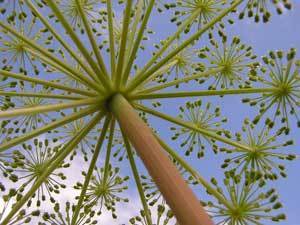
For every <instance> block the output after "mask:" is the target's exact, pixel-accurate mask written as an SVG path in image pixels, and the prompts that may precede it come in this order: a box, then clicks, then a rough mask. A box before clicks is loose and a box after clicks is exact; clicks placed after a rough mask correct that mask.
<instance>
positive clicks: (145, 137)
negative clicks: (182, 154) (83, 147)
mask: <svg viewBox="0 0 300 225" xmlns="http://www.w3.org/2000/svg"><path fill="white" fill-rule="evenodd" d="M109 106H110V109H111V111H112V112H113V114H114V115H115V116H116V118H117V119H118V121H119V125H120V127H121V129H122V130H123V132H125V133H126V135H127V137H128V139H129V140H130V141H131V143H132V145H133V146H134V147H135V149H136V151H137V153H138V154H139V156H140V157H141V159H142V160H143V162H144V165H145V166H146V168H147V169H148V172H149V174H150V175H151V176H152V178H153V180H154V181H155V183H156V185H157V186H158V188H159V190H160V191H161V193H162V195H163V196H164V198H165V199H166V201H167V203H168V205H169V206H170V208H171V209H172V211H173V212H174V214H175V215H176V218H177V221H178V222H179V224H183V225H195V224H197V225H212V224H213V222H212V220H211V219H210V217H209V216H208V214H207V213H206V212H205V210H204V209H203V207H202V206H201V204H200V202H199V201H198V199H197V197H196V196H195V194H194V193H193V192H192V190H191V189H190V188H189V186H188V185H187V184H186V182H185V181H184V179H183V178H182V177H181V175H180V173H179V171H178V170H177V168H176V167H175V165H174V164H173V163H172V162H171V160H170V159H169V158H168V156H167V155H166V154H165V153H164V150H163V148H162V147H161V145H160V144H159V142H158V141H157V139H156V138H155V136H154V135H153V133H152V131H151V129H150V128H149V127H148V126H147V125H146V124H145V123H144V121H143V120H142V119H141V118H140V117H139V116H138V114H137V113H136V112H135V110H134V109H133V107H132V106H131V105H130V104H129V102H128V101H127V100H126V99H125V98H124V97H123V96H122V95H119V94H117V95H115V96H114V97H113V98H112V100H111V102H110V105H109Z"/></svg>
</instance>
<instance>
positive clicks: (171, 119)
mask: <svg viewBox="0 0 300 225" xmlns="http://www.w3.org/2000/svg"><path fill="white" fill-rule="evenodd" d="M134 106H135V107H136V108H137V109H139V110H141V111H143V112H146V113H149V114H152V115H153V116H156V117H159V118H162V119H164V120H167V121H169V122H171V123H174V124H177V125H179V126H182V127H186V128H188V129H191V130H193V131H196V132H199V133H200V134H202V135H204V136H206V137H209V138H212V139H215V140H218V141H221V142H223V143H226V144H229V145H232V146H234V147H237V148H241V149H245V150H248V151H252V149H251V148H250V147H248V146H245V145H243V144H240V143H238V142H235V141H232V140H231V139H228V138H225V137H222V136H221V135H218V134H216V133H213V132H211V131H208V130H207V129H204V128H200V127H198V126H195V125H194V124H193V123H189V122H186V121H183V120H181V119H179V118H174V117H172V116H169V115H166V114H163V113H161V112H158V111H155V110H153V109H149V108H147V107H144V106H142V105H139V104H134Z"/></svg>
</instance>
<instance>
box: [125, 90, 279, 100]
mask: <svg viewBox="0 0 300 225" xmlns="http://www.w3.org/2000/svg"><path fill="white" fill-rule="evenodd" d="M274 91H276V88H245V89H224V90H204V91H190V92H189V91H184V92H171V93H151V94H137V95H135V96H133V97H132V98H131V99H160V98H186V97H202V96H223V95H240V94H259V93H272V92H274Z"/></svg>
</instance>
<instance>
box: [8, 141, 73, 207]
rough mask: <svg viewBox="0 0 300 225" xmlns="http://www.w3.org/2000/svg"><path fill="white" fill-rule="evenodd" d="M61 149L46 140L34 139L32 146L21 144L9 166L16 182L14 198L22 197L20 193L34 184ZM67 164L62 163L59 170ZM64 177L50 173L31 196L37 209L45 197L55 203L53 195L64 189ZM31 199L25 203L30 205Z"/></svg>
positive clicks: (59, 146) (60, 173) (61, 174)
mask: <svg viewBox="0 0 300 225" xmlns="http://www.w3.org/2000/svg"><path fill="white" fill-rule="evenodd" d="M61 148H62V146H61V145H57V144H56V145H55V144H54V143H52V142H49V141H48V139H45V140H39V139H34V140H33V143H32V144H25V143H24V144H23V145H22V149H20V150H16V151H15V152H16V154H15V155H14V156H15V157H14V159H13V160H14V162H12V163H11V164H10V166H11V167H12V168H14V171H15V175H16V179H15V181H18V187H19V188H18V189H17V190H16V194H17V195H16V198H17V199H19V198H21V197H22V193H23V192H24V190H26V189H27V187H29V186H30V184H32V183H34V181H36V180H37V179H39V177H40V176H41V175H42V174H43V172H44V170H45V169H46V168H47V167H48V166H49V165H50V164H51V162H52V161H51V160H52V159H53V157H54V156H55V155H56V154H57V152H58V151H59V150H60V149H61ZM67 167H69V164H67V163H62V164H61V165H60V166H59V169H63V168H67ZM65 179H66V176H65V175H64V173H62V172H58V171H57V172H52V173H51V174H50V176H48V177H47V178H46V179H45V181H44V182H43V184H42V185H41V186H40V187H39V189H38V190H37V192H36V193H35V194H34V195H33V196H32V199H36V205H37V206H38V207H39V206H40V205H41V201H45V200H46V199H47V196H48V197H49V199H50V201H51V202H55V199H54V197H53V193H55V194H59V193H60V189H61V188H65V187H66V185H65V184H64V180H65ZM32 199H31V200H29V202H28V203H27V205H28V206H30V205H31V202H32Z"/></svg>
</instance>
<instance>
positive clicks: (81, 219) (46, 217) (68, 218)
mask: <svg viewBox="0 0 300 225" xmlns="http://www.w3.org/2000/svg"><path fill="white" fill-rule="evenodd" d="M53 209H54V212H53V213H48V212H45V213H44V214H43V215H42V219H43V222H40V223H39V225H47V224H48V225H53V224H55V225H71V224H72V215H73V213H74V211H75V205H71V203H70V202H66V203H65V205H64V211H62V209H61V205H60V204H59V203H55V206H54V207H53ZM96 216H97V214H96V213H95V211H93V210H92V209H91V208H89V207H84V208H83V209H82V210H81V212H80V213H79V216H78V219H77V221H76V222H75V225H95V224H97V223H98V221H97V220H96V219H95V217H96Z"/></svg>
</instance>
